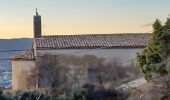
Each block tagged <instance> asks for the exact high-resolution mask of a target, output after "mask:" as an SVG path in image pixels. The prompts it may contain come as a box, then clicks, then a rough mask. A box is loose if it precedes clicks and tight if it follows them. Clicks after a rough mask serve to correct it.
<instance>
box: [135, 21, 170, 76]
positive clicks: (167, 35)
mask: <svg viewBox="0 0 170 100" xmlns="http://www.w3.org/2000/svg"><path fill="white" fill-rule="evenodd" d="M137 61H138V64H139V66H140V68H141V70H142V72H143V73H144V75H145V77H146V78H152V74H153V73H154V74H155V73H156V74H160V75H165V74H168V73H170V19H169V18H168V19H167V21H166V23H165V25H162V24H161V23H160V21H159V20H158V19H157V20H156V21H155V23H154V24H153V33H152V35H151V39H150V41H149V43H148V45H147V47H146V48H145V49H144V51H143V52H142V53H138V55H137Z"/></svg>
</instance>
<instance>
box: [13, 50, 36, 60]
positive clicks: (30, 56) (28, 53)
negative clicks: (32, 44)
mask: <svg viewBox="0 0 170 100" xmlns="http://www.w3.org/2000/svg"><path fill="white" fill-rule="evenodd" d="M12 60H35V56H34V50H33V49H28V50H25V51H22V52H19V53H18V54H16V55H15V56H13V57H12Z"/></svg>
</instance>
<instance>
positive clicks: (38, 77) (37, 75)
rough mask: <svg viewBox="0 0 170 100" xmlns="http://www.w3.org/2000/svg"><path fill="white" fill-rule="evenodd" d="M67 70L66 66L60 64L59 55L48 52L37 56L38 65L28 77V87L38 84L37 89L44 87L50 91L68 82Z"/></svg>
mask: <svg viewBox="0 0 170 100" xmlns="http://www.w3.org/2000/svg"><path fill="white" fill-rule="evenodd" d="M65 71H66V69H65V67H64V66H60V65H59V64H58V56H53V55H49V54H46V55H44V56H40V57H37V60H36V67H35V69H32V74H31V75H30V76H29V77H28V81H29V84H28V87H29V86H30V87H33V86H34V87H35V86H36V90H37V89H41V88H42V89H43V90H44V89H45V91H46V92H48V93H50V92H52V91H51V90H53V89H55V88H58V87H61V85H63V84H64V83H67V79H66V76H65ZM64 86H65V85H64ZM63 88H64V87H63Z"/></svg>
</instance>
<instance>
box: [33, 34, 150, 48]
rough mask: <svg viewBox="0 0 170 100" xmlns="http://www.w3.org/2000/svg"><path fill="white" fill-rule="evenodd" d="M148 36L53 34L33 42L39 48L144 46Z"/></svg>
mask: <svg viewBox="0 0 170 100" xmlns="http://www.w3.org/2000/svg"><path fill="white" fill-rule="evenodd" d="M150 38H151V34H149V33H128V34H127V33H125V34H86V35H55V36H43V37H42V38H39V39H35V43H36V47H37V48H39V49H41V48H42V49H43V48H56V49H64V48H65V49H89V48H100V47H106V48H119V47H145V46H146V45H147V42H148V40H149V39H150Z"/></svg>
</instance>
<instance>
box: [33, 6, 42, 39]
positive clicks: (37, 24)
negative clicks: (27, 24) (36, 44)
mask: <svg viewBox="0 0 170 100" xmlns="http://www.w3.org/2000/svg"><path fill="white" fill-rule="evenodd" d="M33 19H34V38H41V16H40V15H38V12H37V8H36V15H34V18H33Z"/></svg>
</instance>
